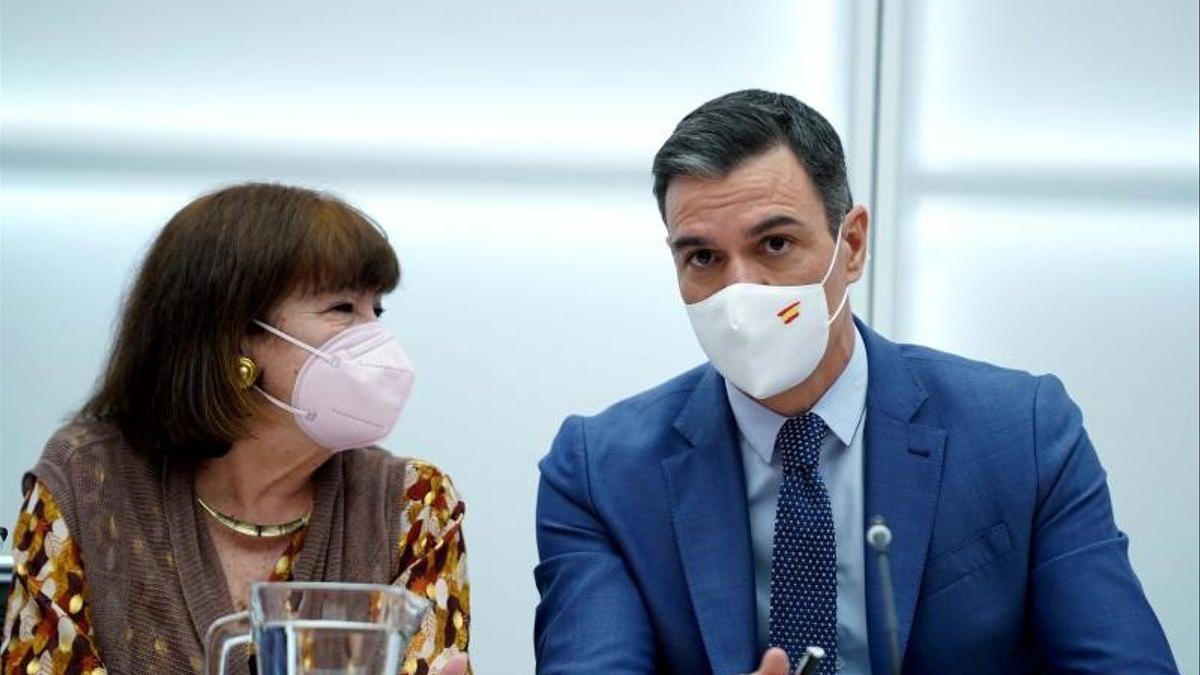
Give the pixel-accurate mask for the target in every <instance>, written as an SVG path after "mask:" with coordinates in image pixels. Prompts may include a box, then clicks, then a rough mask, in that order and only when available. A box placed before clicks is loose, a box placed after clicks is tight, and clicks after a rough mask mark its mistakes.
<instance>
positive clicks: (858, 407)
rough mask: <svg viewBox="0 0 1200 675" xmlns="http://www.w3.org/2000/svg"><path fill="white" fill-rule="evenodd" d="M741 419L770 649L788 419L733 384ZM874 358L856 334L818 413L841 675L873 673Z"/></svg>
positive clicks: (763, 638)
mask: <svg viewBox="0 0 1200 675" xmlns="http://www.w3.org/2000/svg"><path fill="white" fill-rule="evenodd" d="M725 390H726V393H727V394H728V396H729V405H730V407H731V408H732V409H733V416H734V418H735V419H736V421H737V426H738V431H739V436H740V445H741V452H742V467H743V469H744V470H745V474H746V502H747V505H748V506H749V512H750V540H751V546H752V548H753V552H754V587H755V595H756V600H757V609H758V643H759V647H760V651H765V650H766V648H767V646H768V645H767V639H768V638H767V636H768V632H769V630H770V615H771V552H772V549H773V547H774V540H775V505H776V502H777V501H778V500H779V485H780V482H781V481H782V480H783V464H782V460H781V458H779V457H778V456H776V454H775V437H776V436H778V435H779V430H780V429H781V428H782V427H783V424H784V422H786V421H787V418H786V417H784V416H782V415H779V414H777V413H775V412H773V411H771V410H769V409H767V408H766V407H764V406H763V405H762V404H761V403H759V402H758V401H756V400H754V399H753V398H750V397H749V396H747V395H746V394H744V393H742V392H741V391H740V390H738V389H737V388H736V387H734V386H733V385H731V384H729V382H728V381H726V382H725ZM866 399H867V352H866V347H865V346H864V345H863V339H862V335H860V334H859V332H858V328H857V327H855V329H854V351H853V353H852V354H851V355H850V361H849V362H848V363H847V364H846V368H845V370H843V371H842V374H841V375H839V376H838V378H837V380H835V381H834V383H833V385H832V386H831V387H829V390H828V391H826V392H825V395H824V396H822V397H821V399H820V400H819V401H817V403H816V404H815V405H814V406H813V407H812V410H811V412H813V413H815V414H816V415H818V416H819V417H820V418H821V419H822V420H824V422H825V424H826V425H827V426H828V427H829V430H830V433H829V434H828V435H827V436H826V437H825V441H824V443H823V444H822V445H821V459H820V465H819V467H818V470H819V471H820V472H821V478H822V479H823V480H824V481H825V487H826V488H827V489H828V490H829V502H830V505H831V506H832V507H833V527H834V537H835V540H836V542H837V621H838V644H837V654H838V656H837V661H836V662H835V665H836V666H837V669H838V670H839V671H840V672H841V673H846V674H850V675H868V674H869V673H870V672H871V657H870V653H869V651H868V649H867V606H866V576H865V572H866V570H865V569H864V567H865V562H864V559H863V546H864V541H863V536H864V533H863V526H864V521H863V438H862V434H863V426H864V421H865V418H866Z"/></svg>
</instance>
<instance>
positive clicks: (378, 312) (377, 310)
mask: <svg viewBox="0 0 1200 675" xmlns="http://www.w3.org/2000/svg"><path fill="white" fill-rule="evenodd" d="M386 311H387V310H386V309H384V308H382V307H376V308H375V318H376V319H378V318H379V317H381V316H383V313H384V312H386Z"/></svg>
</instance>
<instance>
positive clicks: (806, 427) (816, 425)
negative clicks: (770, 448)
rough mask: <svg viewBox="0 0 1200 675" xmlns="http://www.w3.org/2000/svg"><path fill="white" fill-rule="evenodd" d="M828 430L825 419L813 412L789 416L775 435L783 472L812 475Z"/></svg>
mask: <svg viewBox="0 0 1200 675" xmlns="http://www.w3.org/2000/svg"><path fill="white" fill-rule="evenodd" d="M828 432H829V427H827V426H825V420H822V419H821V418H820V417H818V416H817V415H815V414H813V413H805V414H803V415H801V416H799V417H789V418H788V421H786V422H784V423H783V428H782V429H780V430H779V435H778V436H776V437H775V450H776V452H778V453H779V454H780V457H782V459H783V472H784V473H785V474H789V473H796V472H800V473H801V474H803V475H805V476H810V475H812V472H813V471H816V469H817V462H818V461H819V460H820V458H821V442H822V441H824V440H825V434H826V433H828Z"/></svg>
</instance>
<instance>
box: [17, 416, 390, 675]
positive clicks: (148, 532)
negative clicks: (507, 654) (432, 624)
mask: <svg viewBox="0 0 1200 675" xmlns="http://www.w3.org/2000/svg"><path fill="white" fill-rule="evenodd" d="M406 462H407V460H405V459H400V458H397V457H394V456H392V455H391V454H389V453H388V452H386V451H384V450H381V449H379V448H363V449H359V450H348V451H346V452H341V453H338V454H336V455H334V456H333V457H332V458H331V459H330V460H329V461H327V462H326V463H325V464H324V465H322V466H321V467H320V468H319V469H318V470H317V472H316V474H315V475H314V480H315V481H316V496H315V498H314V503H313V511H312V517H311V519H310V521H309V525H308V528H309V529H308V533H307V534H306V535H305V539H304V544H303V546H302V547H301V549H300V552H299V554H298V556H297V557H296V559H295V562H294V565H293V570H292V573H293V578H294V579H295V580H296V581H334V580H336V581H358V582H371V583H383V584H386V583H390V582H391V581H392V580H393V579H395V578H396V576H397V575H398V574H399V573H400V569H399V565H400V560H399V550H400V546H399V542H398V541H397V538H398V537H399V534H400V528H401V518H402V514H401V510H402V508H403V503H404V499H403V489H404V472H405V465H406ZM35 477H36V478H37V479H38V480H41V481H42V482H43V483H45V484H46V486H47V487H48V488H49V489H50V492H51V493H52V494H53V495H54V497H55V499H56V501H57V502H58V505H59V508H60V510H61V512H62V515H63V518H64V519H65V520H66V525H67V528H68V530H69V531H70V532H71V534H72V537H73V538H74V539H75V541H76V542H77V544H78V546H79V550H80V553H81V556H82V558H83V565H84V570H85V573H86V575H87V579H88V588H89V591H90V594H91V596H90V598H89V602H90V605H91V608H92V626H93V631H94V637H95V640H96V644H97V645H98V646H99V648H100V651H101V654H102V656H103V658H104V663H105V666H106V668H107V669H108V672H110V673H114V674H115V673H134V672H137V673H143V672H153V673H163V674H168V673H180V674H184V673H187V674H191V673H197V672H202V671H203V667H204V647H203V639H204V634H205V632H206V631H207V630H208V627H209V625H210V624H211V623H212V622H213V620H214V619H217V618H218V617H221V616H223V615H225V614H229V613H231V612H233V611H234V610H233V606H232V604H231V602H230V599H229V593H228V591H227V584H226V581H225V574H224V572H223V570H222V568H221V562H220V560H219V559H218V557H217V553H216V550H215V549H214V548H213V544H212V541H211V539H210V538H209V534H208V529H207V527H206V525H205V521H204V518H203V514H202V512H201V511H200V510H199V509H198V508H197V507H196V504H195V499H194V493H193V490H192V472H191V469H190V468H189V467H188V466H187V465H185V464H184V463H182V462H180V461H171V460H168V459H164V458H158V459H150V458H146V457H144V456H142V455H140V454H138V453H135V452H133V451H132V450H131V449H130V448H129V446H128V445H127V444H126V443H125V442H124V440H123V438H122V437H121V434H120V433H119V432H118V431H117V430H116V428H115V427H114V426H112V425H109V424H73V425H70V426H67V427H64V428H63V429H61V430H60V431H59V432H58V433H56V434H55V435H54V436H53V437H52V438H51V439H50V441H49V442H48V443H47V444H46V448H45V450H44V451H43V452H42V457H41V459H40V460H39V461H38V463H37V465H36V466H35V467H34V468H33V470H32V471H30V472H29V473H28V474H26V476H25V480H26V482H27V485H31V483H30V481H32V480H33V479H34V478H35ZM384 536H386V540H385V539H383V537H384ZM239 665H240V666H241V667H240V670H241V671H242V672H245V671H246V667H245V665H244V664H239ZM234 672H237V671H234Z"/></svg>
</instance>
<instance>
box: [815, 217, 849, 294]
mask: <svg viewBox="0 0 1200 675" xmlns="http://www.w3.org/2000/svg"><path fill="white" fill-rule="evenodd" d="M845 224H846V219H845V218H843V219H842V222H841V224H839V225H838V229H837V236H836V237H834V239H833V257H831V258H830V259H829V268H828V269H826V270H825V276H823V277H821V285H822V286H824V285H825V282H826V281H829V275H830V274H833V266H834V265H835V264H837V256H838V251H840V250H841V248H842V226H844V225H845Z"/></svg>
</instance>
